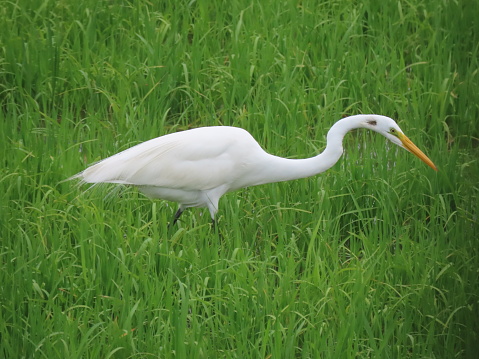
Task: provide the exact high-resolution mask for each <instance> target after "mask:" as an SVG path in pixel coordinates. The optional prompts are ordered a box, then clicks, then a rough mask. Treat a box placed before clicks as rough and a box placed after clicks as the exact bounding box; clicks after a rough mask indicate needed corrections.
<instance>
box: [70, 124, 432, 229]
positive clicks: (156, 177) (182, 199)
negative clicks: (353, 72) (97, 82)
mask: <svg viewBox="0 0 479 359" xmlns="http://www.w3.org/2000/svg"><path fill="white" fill-rule="evenodd" d="M357 128H366V129H370V130H373V131H375V132H378V133H380V134H381V135H383V136H384V137H386V138H387V139H388V140H390V141H391V142H392V143H394V144H396V145H398V146H400V147H402V148H405V149H406V150H408V151H410V152H411V153H413V154H414V155H416V156H417V157H418V158H420V159H421V160H422V161H423V162H425V163H426V164H427V165H428V166H430V167H431V168H433V169H434V170H436V171H437V168H436V166H435V165H434V164H433V163H432V161H431V160H430V159H429V158H428V157H427V156H426V155H425V154H424V153H423V152H422V151H421V150H420V149H419V148H417V147H416V145H414V144H413V143H412V142H411V140H410V139H409V138H407V137H406V136H405V135H404V133H403V132H402V131H401V129H400V128H399V126H398V125H397V123H396V122H395V121H394V120H393V119H391V118H389V117H386V116H380V115H356V116H350V117H346V118H343V119H341V120H339V121H338V122H336V123H335V124H334V125H333V126H332V127H331V129H330V130H329V132H328V135H327V144H326V149H325V150H324V151H323V152H322V153H320V154H319V155H317V156H315V157H311V158H306V159H287V158H282V157H277V156H274V155H271V154H269V153H267V152H266V151H264V150H263V149H262V148H261V146H260V145H259V144H258V142H256V140H255V139H254V138H253V136H252V135H251V134H250V133H249V132H247V131H246V130H244V129H242V128H238V127H228V126H214V127H200V128H196V129H191V130H187V131H183V132H176V133H171V134H168V135H165V136H161V137H157V138H154V139H151V140H149V141H146V142H143V143H140V144H138V145H136V146H134V147H131V148H129V149H127V150H125V151H123V152H120V153H117V154H115V155H113V156H111V157H108V158H106V159H104V160H102V161H100V162H98V163H96V164H93V165H92V166H90V167H88V168H87V169H85V170H84V171H83V172H80V173H78V174H76V175H74V176H73V177H71V179H73V178H79V179H81V180H82V181H83V182H86V183H120V184H126V185H133V186H137V187H138V188H139V190H140V191H141V192H143V193H144V194H145V195H146V196H148V197H150V198H161V199H164V200H168V201H173V202H178V203H179V208H178V211H177V212H176V214H175V216H174V219H173V223H175V222H176V221H177V220H178V218H179V217H180V215H181V214H182V212H183V211H184V210H185V209H186V208H189V207H206V208H208V210H209V212H210V214H211V218H212V220H213V222H214V219H215V214H216V212H217V211H218V201H219V199H220V198H221V196H223V195H224V194H225V193H227V192H231V191H235V190H237V189H240V188H244V187H249V186H256V185H260V184H265V183H273V182H282V181H289V180H294V179H298V178H304V177H309V176H313V175H316V174H318V173H321V172H324V171H326V170H328V169H329V168H331V167H332V166H333V165H334V164H335V163H336V162H337V161H338V160H339V158H340V157H341V155H342V154H343V146H342V142H343V138H344V136H345V135H346V133H347V132H349V131H350V130H353V129H357Z"/></svg>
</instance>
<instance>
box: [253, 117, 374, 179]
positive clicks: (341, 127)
mask: <svg viewBox="0 0 479 359" xmlns="http://www.w3.org/2000/svg"><path fill="white" fill-rule="evenodd" d="M367 117H368V115H356V116H350V117H347V118H344V119H342V120H340V121H338V122H336V123H335V124H334V125H333V126H332V127H331V129H330V130H329V132H328V135H327V142H326V148H325V150H324V151H323V152H322V153H320V154H319V155H317V156H315V157H311V158H305V159H286V158H282V157H277V156H273V155H268V156H269V158H268V164H267V165H266V166H264V168H263V169H262V170H261V172H262V175H261V177H262V180H259V182H260V183H257V184H263V183H271V182H282V181H289V180H294V179H298V178H305V177H309V176H314V175H316V174H318V173H321V172H324V171H326V170H328V169H329V168H331V167H332V166H333V165H334V164H335V163H336V162H338V160H339V158H340V157H341V155H342V154H343V138H344V136H345V135H346V133H348V132H349V131H350V130H352V129H355V128H361V127H364V125H363V124H364V122H365V120H366V118H367ZM266 177H267V178H266Z"/></svg>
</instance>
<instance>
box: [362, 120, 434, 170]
mask: <svg viewBox="0 0 479 359" xmlns="http://www.w3.org/2000/svg"><path fill="white" fill-rule="evenodd" d="M364 127H366V128H369V129H371V130H373V131H376V132H378V133H380V134H381V135H383V136H384V137H386V138H387V139H388V140H389V141H391V142H392V143H394V144H396V145H398V146H399V147H402V148H404V149H406V150H408V151H409V152H411V153H412V154H414V155H415V156H417V157H418V158H419V159H420V160H421V161H423V162H424V163H425V164H427V165H428V166H429V167H431V168H432V169H433V170H435V171H437V168H436V166H435V165H434V163H433V162H432V161H431V160H430V159H429V158H428V157H427V156H426V155H425V154H424V153H423V152H422V151H421V150H420V149H419V148H418V147H417V146H416V145H415V144H414V143H413V142H412V141H411V140H410V139H409V138H408V137H407V136H406V135H405V134H404V133H403V132H402V130H401V129H400V128H399V126H398V124H397V123H396V121H394V120H393V119H392V118H389V117H386V116H379V115H370V116H365V121H364Z"/></svg>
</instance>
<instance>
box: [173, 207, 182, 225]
mask: <svg viewBox="0 0 479 359" xmlns="http://www.w3.org/2000/svg"><path fill="white" fill-rule="evenodd" d="M182 213H183V210H182V209H181V208H178V210H177V211H176V213H175V216H174V217H173V222H172V225H175V224H176V222H178V218H180V216H181V214H182Z"/></svg>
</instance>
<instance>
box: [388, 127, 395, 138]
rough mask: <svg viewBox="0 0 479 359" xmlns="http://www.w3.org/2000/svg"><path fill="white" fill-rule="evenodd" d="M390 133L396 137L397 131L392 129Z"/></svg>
mask: <svg viewBox="0 0 479 359" xmlns="http://www.w3.org/2000/svg"><path fill="white" fill-rule="evenodd" d="M389 133H390V134H391V135H394V136H396V130H395V129H394V128H391V129H390V130H389Z"/></svg>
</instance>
